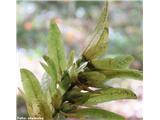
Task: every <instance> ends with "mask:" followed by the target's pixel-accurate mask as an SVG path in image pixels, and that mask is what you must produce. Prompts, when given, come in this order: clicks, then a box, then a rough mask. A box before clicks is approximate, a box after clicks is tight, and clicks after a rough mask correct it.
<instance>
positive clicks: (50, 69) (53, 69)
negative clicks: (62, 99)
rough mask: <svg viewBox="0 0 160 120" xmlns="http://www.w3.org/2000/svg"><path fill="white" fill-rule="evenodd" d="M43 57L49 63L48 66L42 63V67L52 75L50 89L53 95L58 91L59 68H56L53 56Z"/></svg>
mask: <svg viewBox="0 0 160 120" xmlns="http://www.w3.org/2000/svg"><path fill="white" fill-rule="evenodd" d="M43 59H44V60H45V62H46V63H47V64H48V66H47V65H45V64H43V63H41V65H42V67H43V68H44V69H45V71H46V72H47V73H48V75H49V76H50V77H51V81H50V89H51V94H52V96H53V95H54V94H55V92H56V83H57V80H58V74H57V70H56V67H55V64H54V62H53V61H52V59H51V58H49V57H48V56H45V55H44V56H43Z"/></svg>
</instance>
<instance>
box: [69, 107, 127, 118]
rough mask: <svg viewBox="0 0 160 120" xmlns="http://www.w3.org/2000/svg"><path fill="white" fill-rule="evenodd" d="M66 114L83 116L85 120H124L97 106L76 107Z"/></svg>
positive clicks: (74, 116)
mask: <svg viewBox="0 0 160 120" xmlns="http://www.w3.org/2000/svg"><path fill="white" fill-rule="evenodd" d="M68 116H70V117H73V118H84V119H85V120H125V118H124V117H122V116H120V115H117V114H115V113H113V112H109V111H106V110H102V109H98V108H84V109H78V110H76V111H74V112H73V113H71V114H68Z"/></svg>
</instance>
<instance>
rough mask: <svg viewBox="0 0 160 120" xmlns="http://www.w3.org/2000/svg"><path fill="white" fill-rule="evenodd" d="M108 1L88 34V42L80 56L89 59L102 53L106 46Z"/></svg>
mask: <svg viewBox="0 0 160 120" xmlns="http://www.w3.org/2000/svg"><path fill="white" fill-rule="evenodd" d="M107 16H108V3H107V2H106V7H105V8H104V10H103V11H102V13H101V15H100V18H99V20H98V22H97V25H96V28H95V29H94V31H93V33H92V34H91V35H90V38H89V40H90V43H89V44H88V46H87V47H86V49H85V50H84V52H83V54H82V56H83V57H84V58H85V59H86V60H91V59H94V58H96V57H99V56H100V55H102V54H104V52H105V51H106V48H107V45H108V44H107V40H106V39H107V37H108V34H109V28H108V21H107Z"/></svg>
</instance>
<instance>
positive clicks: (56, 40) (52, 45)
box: [48, 21, 66, 74]
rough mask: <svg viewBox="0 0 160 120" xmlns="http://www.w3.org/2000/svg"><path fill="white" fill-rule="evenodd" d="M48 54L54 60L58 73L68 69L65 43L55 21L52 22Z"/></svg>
mask: <svg viewBox="0 0 160 120" xmlns="http://www.w3.org/2000/svg"><path fill="white" fill-rule="evenodd" d="M48 55H49V57H50V58H51V59H52V60H53V61H54V63H55V66H56V69H57V71H58V73H60V74H62V73H63V71H64V70H65V69H66V61H65V51H64V43H63V41H62V37H61V33H60V30H59V28H58V26H57V24H56V23H55V22H54V21H51V23H50V29H49V37H48Z"/></svg>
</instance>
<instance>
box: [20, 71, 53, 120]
mask: <svg viewBox="0 0 160 120" xmlns="http://www.w3.org/2000/svg"><path fill="white" fill-rule="evenodd" d="M20 71H21V78H22V85H23V89H24V94H25V98H26V100H27V106H28V107H27V108H28V110H29V113H31V114H30V115H32V117H43V118H44V119H46V120H51V117H52V112H51V110H50V109H49V106H48V104H47V102H46V101H45V97H44V94H43V91H42V89H41V87H40V83H39V81H38V80H37V78H36V77H35V76H34V75H33V74H32V72H30V71H29V70H27V69H21V70H20Z"/></svg>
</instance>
